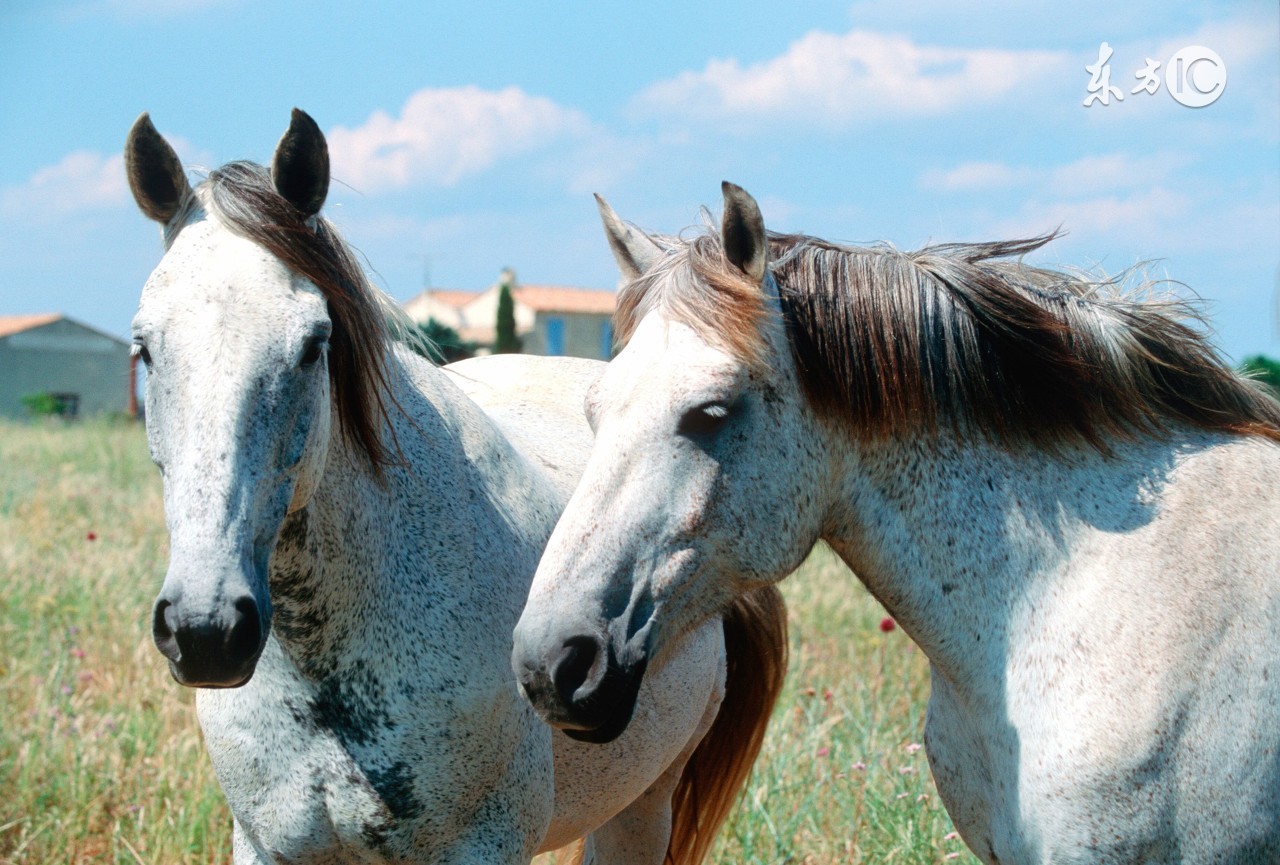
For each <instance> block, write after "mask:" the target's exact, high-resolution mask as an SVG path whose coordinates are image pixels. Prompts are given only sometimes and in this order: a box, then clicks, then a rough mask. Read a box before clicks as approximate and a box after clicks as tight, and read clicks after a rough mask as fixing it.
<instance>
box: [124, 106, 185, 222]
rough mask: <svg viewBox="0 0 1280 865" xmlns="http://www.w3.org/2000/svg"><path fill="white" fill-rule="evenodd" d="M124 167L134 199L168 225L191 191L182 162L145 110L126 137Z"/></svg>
mask: <svg viewBox="0 0 1280 865" xmlns="http://www.w3.org/2000/svg"><path fill="white" fill-rule="evenodd" d="M124 170H125V174H127V175H128V177H129V189H130V191H132V192H133V200H134V201H136V202H138V207H139V208H141V209H142V212H143V213H145V214H146V215H147V216H149V217H150V218H151V219H154V220H155V221H156V222H159V223H162V224H165V225H167V224H168V223H169V221H170V220H171V219H173V216H174V214H176V213H177V212H178V208H179V207H181V206H182V201H183V199H184V198H186V197H187V196H188V195H190V194H191V184H189V183H188V182H187V173H186V172H185V171H184V170H183V168H182V161H181V160H180V159H178V154H176V153H174V152H173V148H172V147H170V146H169V142H167V141H165V140H164V137H163V136H161V135H160V133H159V132H157V131H156V128H155V127H154V126H153V125H151V116H150V115H149V114H147V113H146V112H143V113H142V114H141V115H140V116H139V117H138V119H137V120H135V121H134V122H133V128H131V129H130V130H129V137H128V138H127V139H125V142H124Z"/></svg>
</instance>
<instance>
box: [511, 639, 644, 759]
mask: <svg viewBox="0 0 1280 865" xmlns="http://www.w3.org/2000/svg"><path fill="white" fill-rule="evenodd" d="M521 636H522V634H521V628H519V627H517V629H516V641H515V648H514V651H513V653H512V661H511V663H512V669H513V670H514V671H515V674H516V679H517V681H518V682H519V685H520V692H521V693H522V694H523V695H524V697H525V699H526V700H528V701H529V703H530V705H532V706H533V708H534V710H535V711H536V712H537V713H538V715H539V716H540V717H541V718H542V719H543V720H544V721H545V722H546V723H547V724H549V725H550V726H552V727H555V728H556V729H558V730H561V731H563V732H564V734H565V735H567V736H569V737H570V738H572V739H577V740H579V741H582V742H593V743H596V744H603V743H605V742H612V741H613V740H614V739H616V738H618V736H620V735H622V732H623V731H624V730H625V729H626V728H627V725H628V724H630V723H631V715H632V713H633V712H634V711H635V707H636V697H637V695H638V694H639V692H640V683H641V682H642V681H643V680H644V672H645V668H646V666H647V665H648V657H647V655H646V654H645V653H644V652H643V651H642V650H639V651H638V650H636V649H635V648H631V647H628V649H630V650H624V653H623V654H624V656H625V658H626V661H625V662H623V661H620V660H619V657H618V653H617V652H616V651H615V650H614V648H613V645H612V643H611V642H610V641H609V640H608V639H606V638H605V637H603V636H599V635H596V634H589V633H578V634H573V635H571V636H568V637H564V638H554V637H548V638H547V639H545V640H542V641H537V642H539V643H542V645H543V646H545V647H546V649H545V651H544V650H542V648H540V647H539V646H537V645H534V644H531V643H530V642H528V641H526V640H523V639H522V638H521Z"/></svg>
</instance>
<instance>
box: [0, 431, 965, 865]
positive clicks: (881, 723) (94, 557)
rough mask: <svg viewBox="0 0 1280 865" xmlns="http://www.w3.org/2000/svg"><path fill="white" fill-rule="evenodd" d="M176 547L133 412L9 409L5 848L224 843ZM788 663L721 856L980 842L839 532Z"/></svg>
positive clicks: (97, 850) (865, 854) (218, 851)
mask: <svg viewBox="0 0 1280 865" xmlns="http://www.w3.org/2000/svg"><path fill="white" fill-rule="evenodd" d="M167 556H168V547H167V542H166V538H165V531H164V518H163V509H162V503H161V495H160V481H159V475H158V473H157V472H156V470H155V468H154V467H153V466H152V465H151V463H150V461H149V460H148V459H147V452H146V444H145V442H144V439H143V435H142V431H141V430H140V429H139V428H138V427H136V426H131V425H108V424H82V425H74V426H61V425H57V426H43V425H36V426H20V425H0V790H3V795H0V863H3V865H9V863H77V865H78V863H89V862H93V863H101V862H105V863H119V865H124V863H173V865H177V863H183V865H194V863H224V862H227V861H229V859H230V817H229V815H228V812H227V809H226V806H225V804H224V803H223V800H222V794H221V791H220V790H219V789H218V786H217V783H216V782H215V780H214V778H213V773H212V771H211V769H210V767H209V764H208V760H207V759H206V757H205V755H204V752H203V748H202V745H201V742H200V733H199V729H198V727H197V725H196V723H195V716H194V712H193V699H192V698H193V694H192V692H190V691H188V690H186V689H183V688H179V687H178V686H177V685H175V684H174V683H173V682H172V681H171V680H170V678H169V676H168V673H167V671H166V668H165V664H164V663H163V661H162V659H161V657H160V655H159V654H158V653H157V652H156V650H155V649H154V647H153V646H152V644H151V639H150V635H149V626H148V618H149V612H150V609H151V602H152V599H153V598H154V596H155V593H156V591H157V590H158V589H159V585H160V581H161V579H162V577H163V574H164V569H165V563H166V560H167ZM784 589H785V591H786V594H787V598H788V601H789V603H790V605H791V610H792V631H791V634H792V640H791V642H792V663H791V672H790V675H789V678H788V684H787V688H786V691H785V692H784V694H783V697H782V699H781V701H780V703H779V707H778V710H777V713H776V714H775V716H774V719H773V723H772V725H771V727H770V731H769V736H768V741H767V743H766V745H765V753H764V756H763V757H762V759H761V762H760V763H759V764H758V765H757V769H756V773H755V776H754V778H753V780H752V783H751V786H750V789H749V790H748V792H747V795H746V797H745V799H744V801H743V803H742V806H741V807H740V808H739V810H738V812H737V815H736V816H735V817H734V818H733V819H732V820H731V822H730V823H729V825H728V826H727V828H726V830H725V831H724V833H723V837H722V838H721V840H720V843H719V846H718V848H717V850H716V852H715V853H714V854H713V857H712V860H713V861H716V862H721V863H740V862H741V863H815V865H816V863H837V862H839V863H857V862H868V863H872V862H874V863H943V862H952V861H956V862H963V863H968V865H972V863H973V862H975V861H976V860H975V859H974V858H973V857H972V856H971V855H970V854H969V853H968V852H967V851H965V848H964V846H963V844H962V843H961V842H960V841H959V840H957V839H956V838H955V836H954V834H953V833H952V827H951V823H950V821H949V820H948V818H947V815H946V812H945V811H944V810H943V808H942V806H941V804H940V803H939V802H938V799H937V795H936V793H935V791H934V788H933V782H932V780H931V779H930V777H929V771H928V766H927V763H926V761H925V756H924V752H923V750H922V749H921V748H920V745H919V743H920V741H921V726H922V724H923V720H924V706H925V700H926V697H927V695H928V676H927V665H926V663H925V661H924V659H923V658H922V657H921V655H920V653H919V652H918V651H916V650H915V648H914V646H912V644H911V643H910V641H909V640H908V639H907V638H906V637H905V636H904V635H903V634H902V632H901V631H897V630H895V631H892V632H888V633H885V632H882V631H881V630H880V628H879V623H880V621H881V619H882V617H883V616H884V613H883V611H882V610H881V609H880V608H879V607H878V605H877V604H876V603H875V601H874V600H872V599H871V598H869V597H868V596H867V594H866V593H865V592H864V591H863V590H862V589H861V588H860V587H858V586H857V584H856V583H855V582H854V581H853V579H852V578H851V577H850V576H849V574H848V572H847V571H846V570H845V569H844V568H843V566H842V565H840V564H839V563H838V562H836V561H834V559H833V558H832V557H831V556H830V554H829V553H826V552H823V551H820V552H817V553H815V554H814V556H813V557H811V558H810V560H809V562H808V563H806V565H805V566H804V568H803V570H802V572H801V573H800V574H798V575H797V576H796V577H793V578H792V579H791V580H789V581H788V583H787V584H785V586H784Z"/></svg>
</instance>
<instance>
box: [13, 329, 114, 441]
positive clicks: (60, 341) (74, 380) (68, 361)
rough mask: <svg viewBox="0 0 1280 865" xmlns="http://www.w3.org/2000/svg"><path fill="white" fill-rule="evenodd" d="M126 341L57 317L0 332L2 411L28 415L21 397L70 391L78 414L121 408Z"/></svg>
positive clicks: (18, 416) (85, 414)
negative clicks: (4, 333) (4, 334)
mask: <svg viewBox="0 0 1280 865" xmlns="http://www.w3.org/2000/svg"><path fill="white" fill-rule="evenodd" d="M128 388H129V346H128V345H126V344H125V343H123V342H121V341H119V340H115V339H112V338H111V337H109V336H106V335H105V334H100V333H97V332H96V331H93V330H90V329H89V328H86V327H83V326H81V325H79V324H76V323H75V322H73V321H67V320H66V319H61V320H58V321H54V322H50V323H49V324H46V325H43V326H42V327H35V328H31V329H30V330H24V331H21V332H20V333H14V334H10V335H9V336H7V337H3V338H0V416H3V417H11V418H22V417H28V413H27V409H26V407H25V406H24V405H23V404H22V397H24V396H28V395H31V394H37V393H72V394H76V395H77V396H78V397H79V406H80V407H79V414H80V416H81V417H87V416H89V415H95V414H102V413H104V412H114V411H120V412H122V411H124V410H125V407H126V404H127V400H128V395H129V390H128Z"/></svg>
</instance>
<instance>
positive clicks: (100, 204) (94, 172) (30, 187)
mask: <svg viewBox="0 0 1280 865" xmlns="http://www.w3.org/2000/svg"><path fill="white" fill-rule="evenodd" d="M128 200H129V192H128V185H127V184H126V182H125V176H124V157H123V156H121V155H120V154H113V155H110V156H104V155H102V154H101V153H94V152H92V151H88V150H78V151H76V152H74V153H70V154H67V156H65V157H64V158H63V159H62V161H61V162H58V163H57V164H56V165H50V166H47V167H45V168H41V169H40V170H39V171H37V172H36V173H35V174H33V175H32V176H31V178H30V179H29V180H28V181H27V182H26V183H23V184H21V185H19V186H11V187H8V188H7V189H4V190H0V213H2V214H4V215H5V216H7V217H15V218H22V219H31V220H36V221H45V220H50V219H57V218H60V217H65V216H69V215H71V214H73V213H76V212H79V211H83V210H89V209H102V208H114V207H119V206H121V205H122V204H124V203H125V202H127V201H128Z"/></svg>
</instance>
